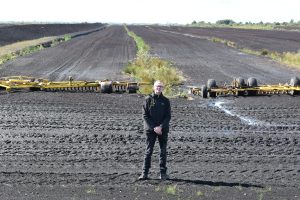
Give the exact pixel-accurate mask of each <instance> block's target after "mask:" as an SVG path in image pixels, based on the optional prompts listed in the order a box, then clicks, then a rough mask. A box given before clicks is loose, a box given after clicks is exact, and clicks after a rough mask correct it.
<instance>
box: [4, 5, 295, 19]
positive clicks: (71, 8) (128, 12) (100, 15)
mask: <svg viewBox="0 0 300 200" xmlns="http://www.w3.org/2000/svg"><path fill="white" fill-rule="evenodd" d="M222 19H232V20H233V21H235V22H255V23H257V22H260V21H263V22H289V21H290V20H291V19H293V20H294V21H295V22H297V21H300V0H2V1H1V3H0V22H8V21H15V22H91V23H92V22H102V23H128V24H130V23H148V24H153V23H160V24H187V23H192V22H193V21H194V20H195V21H197V22H198V21H205V22H212V23H214V22H216V21H217V20H222Z"/></svg>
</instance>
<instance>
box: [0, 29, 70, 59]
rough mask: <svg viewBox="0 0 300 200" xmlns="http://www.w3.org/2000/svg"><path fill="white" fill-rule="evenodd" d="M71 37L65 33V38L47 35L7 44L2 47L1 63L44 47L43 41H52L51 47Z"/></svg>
mask: <svg viewBox="0 0 300 200" xmlns="http://www.w3.org/2000/svg"><path fill="white" fill-rule="evenodd" d="M70 39H71V36H70V35H65V36H64V37H63V38H58V37H45V38H39V39H35V40H27V41H22V42H16V43H13V44H9V45H6V46H2V47H0V65H1V64H4V63H6V62H8V61H10V60H13V59H15V58H17V57H19V56H24V55H28V54H31V53H34V52H37V51H40V50H42V49H44V47H43V46H42V43H46V42H51V47H52V46H56V45H57V44H59V43H61V42H65V41H68V40H70Z"/></svg>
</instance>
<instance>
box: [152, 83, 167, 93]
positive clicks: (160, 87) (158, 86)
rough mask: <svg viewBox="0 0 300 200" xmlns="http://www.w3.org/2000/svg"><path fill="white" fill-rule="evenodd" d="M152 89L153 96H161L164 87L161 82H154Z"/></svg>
mask: <svg viewBox="0 0 300 200" xmlns="http://www.w3.org/2000/svg"><path fill="white" fill-rule="evenodd" d="M153 89H154V93H155V94H158V95H159V94H161V93H162V91H163V89H164V85H163V84H162V83H161V82H156V83H155V84H154V86H153Z"/></svg>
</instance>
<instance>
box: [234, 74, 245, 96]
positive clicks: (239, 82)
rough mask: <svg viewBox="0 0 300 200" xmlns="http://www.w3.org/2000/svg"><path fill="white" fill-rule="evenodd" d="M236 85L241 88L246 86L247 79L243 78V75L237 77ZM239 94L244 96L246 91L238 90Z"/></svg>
mask: <svg viewBox="0 0 300 200" xmlns="http://www.w3.org/2000/svg"><path fill="white" fill-rule="evenodd" d="M236 86H237V88H239V89H243V88H245V86H246V83H245V79H243V78H241V77H239V78H237V79H236ZM237 95H238V96H244V95H245V91H238V92H237Z"/></svg>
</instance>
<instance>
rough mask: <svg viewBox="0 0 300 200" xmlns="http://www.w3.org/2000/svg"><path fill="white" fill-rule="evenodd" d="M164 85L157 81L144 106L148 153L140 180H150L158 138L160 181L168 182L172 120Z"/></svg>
mask: <svg viewBox="0 0 300 200" xmlns="http://www.w3.org/2000/svg"><path fill="white" fill-rule="evenodd" d="M163 87H164V85H163V83H162V82H161V81H159V80H158V81H155V83H154V86H153V94H151V95H149V96H147V98H146V101H145V104H144V105H143V119H144V130H145V133H146V152H145V159H144V165H143V172H142V175H141V176H140V177H139V180H146V179H148V173H149V169H150V167H151V156H152V153H153V148H154V144H155V141H156V138H158V142H159V147H160V157H159V158H160V159H159V167H160V179H161V180H167V179H169V176H168V175H167V166H166V163H167V141H168V133H169V122H170V119H171V106H170V101H169V99H168V98H166V97H165V96H164V95H163V94H162V91H163Z"/></svg>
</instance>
